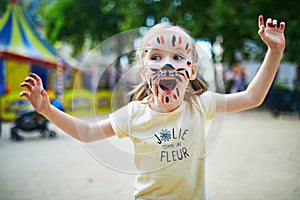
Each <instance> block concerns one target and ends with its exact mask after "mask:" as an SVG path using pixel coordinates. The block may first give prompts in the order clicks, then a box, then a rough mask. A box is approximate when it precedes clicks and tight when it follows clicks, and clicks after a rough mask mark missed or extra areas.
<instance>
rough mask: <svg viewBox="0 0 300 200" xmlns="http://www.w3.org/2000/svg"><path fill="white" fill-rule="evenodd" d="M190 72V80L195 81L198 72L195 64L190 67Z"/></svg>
mask: <svg viewBox="0 0 300 200" xmlns="http://www.w3.org/2000/svg"><path fill="white" fill-rule="evenodd" d="M191 69H192V71H191V74H190V80H195V79H196V78H197V72H198V68H197V64H196V63H194V64H193V65H192V67H191Z"/></svg>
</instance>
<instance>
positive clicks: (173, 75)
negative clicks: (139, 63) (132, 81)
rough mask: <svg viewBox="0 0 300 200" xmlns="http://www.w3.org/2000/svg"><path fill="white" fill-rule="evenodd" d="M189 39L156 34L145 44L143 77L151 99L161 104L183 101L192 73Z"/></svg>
mask: <svg viewBox="0 0 300 200" xmlns="http://www.w3.org/2000/svg"><path fill="white" fill-rule="evenodd" d="M190 42H191V41H190V38H188V37H187V36H186V35H185V34H180V33H174V32H171V31H170V32H166V33H161V34H157V35H155V36H153V37H151V38H150V39H149V41H148V42H147V44H146V49H145V51H144V52H145V56H144V65H145V67H146V69H147V70H145V77H146V79H147V81H148V85H149V87H150V89H151V91H152V93H153V96H154V98H156V99H157V100H159V101H160V102H161V103H162V104H170V103H173V102H175V101H178V100H183V97H184V94H185V90H186V87H187V85H188V83H189V80H190V76H191V73H192V67H191V66H192V62H191V60H192V57H191V54H190V52H191V48H190Z"/></svg>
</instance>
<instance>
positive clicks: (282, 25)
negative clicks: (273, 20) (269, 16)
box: [279, 22, 285, 31]
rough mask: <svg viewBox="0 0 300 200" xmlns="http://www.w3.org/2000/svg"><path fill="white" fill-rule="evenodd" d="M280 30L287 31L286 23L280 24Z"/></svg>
mask: <svg viewBox="0 0 300 200" xmlns="http://www.w3.org/2000/svg"><path fill="white" fill-rule="evenodd" d="M279 29H280V30H283V31H284V29H285V23H284V22H281V23H280V24H279Z"/></svg>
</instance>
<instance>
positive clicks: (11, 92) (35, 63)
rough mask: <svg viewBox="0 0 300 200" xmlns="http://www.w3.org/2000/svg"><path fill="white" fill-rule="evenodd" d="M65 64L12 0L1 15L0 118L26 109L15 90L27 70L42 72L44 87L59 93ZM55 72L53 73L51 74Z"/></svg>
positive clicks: (10, 117)
mask: <svg viewBox="0 0 300 200" xmlns="http://www.w3.org/2000/svg"><path fill="white" fill-rule="evenodd" d="M67 68H71V66H70V65H68V64H67V63H66V62H64V60H63V59H61V58H60V57H59V55H58V53H57V52H56V50H55V49H54V48H53V47H52V46H51V45H50V44H49V43H47V41H46V40H45V39H43V38H42V37H41V36H40V35H39V33H38V32H37V31H36V29H35V28H34V26H33V25H32V24H31V20H30V19H29V17H28V16H27V15H26V13H25V12H24V10H23V9H22V8H21V6H20V4H19V3H18V1H17V0H11V1H10V4H9V5H8V8H7V10H6V12H5V13H4V15H3V16H2V18H1V19H0V94H1V116H2V118H3V119H4V120H6V119H7V120H12V119H14V118H16V117H17V116H18V115H19V114H20V113H22V112H24V110H26V109H28V105H27V104H28V102H26V100H24V99H22V98H19V95H18V94H19V92H20V90H21V88H20V86H19V85H20V83H21V82H22V81H23V80H24V78H25V77H26V76H27V75H28V74H29V72H35V73H37V74H38V75H39V76H41V77H42V81H43V84H44V86H45V88H46V89H49V90H50V89H51V90H54V93H55V94H60V93H62V84H60V83H59V81H57V80H60V79H62V77H60V76H62V75H61V74H62V72H63V70H64V69H67ZM58 72H59V73H58ZM54 76H56V77H55V78H51V77H54ZM54 79H55V81H56V83H54ZM53 83H54V84H53ZM53 85H54V86H53ZM54 87H55V88H54Z"/></svg>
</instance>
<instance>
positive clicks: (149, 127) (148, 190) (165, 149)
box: [110, 92, 216, 200]
mask: <svg viewBox="0 0 300 200" xmlns="http://www.w3.org/2000/svg"><path fill="white" fill-rule="evenodd" d="M213 96H214V95H213V94H212V93H211V92H205V93H203V94H202V95H200V96H194V97H193V98H192V102H191V103H189V102H187V101H184V102H183V104H182V105H181V106H180V107H179V108H178V109H176V110H175V111H172V112H170V113H159V112H156V111H154V110H152V109H151V108H150V107H149V106H148V105H147V104H146V103H144V102H143V101H133V102H130V103H129V104H128V105H127V106H124V107H123V108H121V109H119V110H117V111H115V112H113V113H112V114H110V120H111V125H112V128H113V130H114V131H115V133H116V135H117V136H118V137H120V138H122V137H129V138H130V139H131V140H132V142H133V144H134V150H135V165H136V167H137V169H138V170H139V171H140V173H139V174H138V176H137V178H136V184H135V193H134V198H135V199H138V200H142V199H143V200H146V199H147V200H148V199H155V200H160V199H163V200H169V199H170V200H177V199H178V200H185V199H187V200H193V199H195V200H204V199H206V189H205V161H204V160H203V159H201V156H200V154H202V155H203V152H201V151H205V148H204V145H205V142H204V141H205V140H204V138H205V122H206V121H207V120H210V119H211V118H212V117H213V115H214V112H215V104H216V103H215V99H214V98H213Z"/></svg>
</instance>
